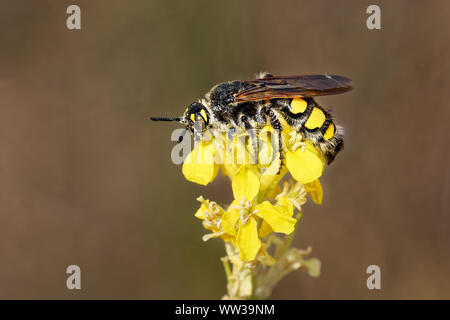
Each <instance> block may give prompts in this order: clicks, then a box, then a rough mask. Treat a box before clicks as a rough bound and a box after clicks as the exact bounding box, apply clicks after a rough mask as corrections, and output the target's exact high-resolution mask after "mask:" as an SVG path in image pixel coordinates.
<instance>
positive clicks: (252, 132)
mask: <svg viewBox="0 0 450 320" xmlns="http://www.w3.org/2000/svg"><path fill="white" fill-rule="evenodd" d="M241 122H242V123H243V124H244V128H245V130H246V131H247V133H248V135H249V136H250V141H251V143H252V152H253V159H254V163H255V164H256V163H258V140H257V135H256V130H255V129H253V128H252V126H251V125H250V122H249V121H248V118H247V116H242V117H241Z"/></svg>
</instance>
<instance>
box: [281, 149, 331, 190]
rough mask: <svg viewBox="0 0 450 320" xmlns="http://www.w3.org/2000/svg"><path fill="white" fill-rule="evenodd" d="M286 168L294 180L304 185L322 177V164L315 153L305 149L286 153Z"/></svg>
mask: <svg viewBox="0 0 450 320" xmlns="http://www.w3.org/2000/svg"><path fill="white" fill-rule="evenodd" d="M286 166H287V168H288V169H289V172H290V173H291V174H292V176H293V177H294V179H295V180H297V181H298V182H300V183H303V184H305V183H310V182H313V181H314V180H316V179H318V178H319V177H320V176H321V175H322V172H323V168H324V163H323V161H322V159H321V158H320V157H319V156H318V154H317V151H315V150H312V149H311V147H306V148H298V149H297V150H295V151H288V152H286Z"/></svg>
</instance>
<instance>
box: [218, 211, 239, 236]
mask: <svg viewBox="0 0 450 320" xmlns="http://www.w3.org/2000/svg"><path fill="white" fill-rule="evenodd" d="M238 220H239V210H237V209H235V208H229V209H228V210H227V211H226V212H225V213H224V214H223V216H222V229H223V231H225V232H226V233H227V234H229V235H232V236H235V235H236V222H237V221H238Z"/></svg>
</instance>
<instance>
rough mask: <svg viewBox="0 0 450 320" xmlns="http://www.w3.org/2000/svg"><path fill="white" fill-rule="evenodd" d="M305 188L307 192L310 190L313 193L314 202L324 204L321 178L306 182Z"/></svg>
mask: <svg viewBox="0 0 450 320" xmlns="http://www.w3.org/2000/svg"><path fill="white" fill-rule="evenodd" d="M305 189H306V192H308V193H309V194H310V195H311V198H312V200H313V201H314V203H316V204H322V198H323V190H322V185H321V184H320V181H319V179H317V180H314V181H313V182H310V183H307V184H305Z"/></svg>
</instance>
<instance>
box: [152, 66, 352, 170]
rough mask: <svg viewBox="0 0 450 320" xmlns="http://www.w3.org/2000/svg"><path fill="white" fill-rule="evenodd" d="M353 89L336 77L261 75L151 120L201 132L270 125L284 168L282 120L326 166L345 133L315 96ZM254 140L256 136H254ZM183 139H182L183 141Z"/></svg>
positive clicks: (228, 84) (224, 85) (218, 89)
mask: <svg viewBox="0 0 450 320" xmlns="http://www.w3.org/2000/svg"><path fill="white" fill-rule="evenodd" d="M351 89H352V86H351V81H350V79H348V78H345V77H342V76H337V75H303V76H278V77H276V76H273V75H271V74H268V73H260V74H259V75H258V76H257V77H256V79H254V80H246V81H228V82H224V83H221V84H218V85H216V86H214V87H213V88H212V89H211V90H210V91H209V92H208V93H207V94H206V95H205V97H204V98H203V99H200V100H199V101H198V102H194V103H192V104H191V105H190V106H189V107H188V108H187V109H186V111H185V113H184V115H183V116H182V117H178V118H165V117H151V119H152V120H153V121H178V122H180V123H182V124H183V125H185V127H186V130H189V131H191V132H192V133H193V134H199V133H201V132H202V131H205V130H208V129H218V130H222V131H227V132H233V131H235V130H236V129H238V128H239V129H242V130H245V131H247V132H253V135H254V132H258V130H261V129H262V128H263V127H264V126H266V125H270V126H272V127H273V128H274V129H275V132H277V133H278V134H277V135H278V138H277V139H276V141H277V143H278V146H277V147H278V148H277V150H278V151H279V155H280V160H281V166H282V165H283V158H284V157H283V151H282V150H283V145H282V135H281V131H282V130H283V126H282V119H284V120H285V123H287V124H288V125H289V126H290V127H291V128H293V129H294V130H296V131H297V132H298V133H301V134H302V136H303V137H304V139H305V140H308V141H310V142H311V143H312V144H313V145H314V146H315V147H316V148H317V149H318V150H319V151H320V152H321V153H322V155H323V156H324V157H325V159H326V160H327V162H328V164H329V163H331V162H332V161H333V160H334V158H335V157H336V155H337V153H338V152H339V151H340V150H341V149H342V147H343V144H344V140H343V138H342V135H343V129H342V128H341V127H339V126H337V125H336V124H335V123H334V120H333V117H332V116H331V113H330V111H329V110H326V109H325V108H323V107H322V106H320V105H319V104H317V102H316V101H314V99H313V97H314V96H323V95H334V94H339V93H344V92H346V91H349V90H351ZM251 138H252V139H253V141H255V140H256V139H255V138H256V137H255V136H251ZM181 139H182V137H180V141H181Z"/></svg>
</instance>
